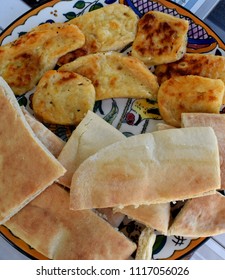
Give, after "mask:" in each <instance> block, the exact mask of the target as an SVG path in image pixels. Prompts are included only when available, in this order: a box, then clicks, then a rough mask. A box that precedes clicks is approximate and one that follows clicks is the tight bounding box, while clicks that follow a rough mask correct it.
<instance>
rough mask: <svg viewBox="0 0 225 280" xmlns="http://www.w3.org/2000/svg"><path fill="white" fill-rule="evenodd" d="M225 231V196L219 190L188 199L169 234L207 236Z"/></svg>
mask: <svg viewBox="0 0 225 280" xmlns="http://www.w3.org/2000/svg"><path fill="white" fill-rule="evenodd" d="M224 231H225V196H223V195H221V194H220V193H219V192H217V193H215V194H212V195H206V196H203V197H196V198H193V199H190V200H188V201H187V202H186V203H185V205H184V206H183V208H182V209H181V211H180V212H179V214H178V215H177V216H176V218H175V220H174V222H173V223H172V225H171V227H170V228H169V231H168V234H169V235H180V236H187V237H199V236H201V237H207V236H213V235H217V234H221V233H224Z"/></svg>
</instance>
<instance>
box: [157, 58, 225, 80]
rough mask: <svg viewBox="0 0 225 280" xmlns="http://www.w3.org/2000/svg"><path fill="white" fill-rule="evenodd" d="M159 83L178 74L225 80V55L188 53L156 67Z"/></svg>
mask: <svg viewBox="0 0 225 280" xmlns="http://www.w3.org/2000/svg"><path fill="white" fill-rule="evenodd" d="M154 73H155V74H156V76H157V77H158V82H159V84H161V83H163V82H164V81H166V80H168V79H170V78H172V77H177V76H186V75H197V76H202V77H206V78H211V79H221V80H222V81H223V82H225V57H223V56H219V55H213V54H200V53H186V54H185V55H184V56H183V57H182V58H181V59H180V60H178V61H176V62H172V63H167V64H162V65H158V66H157V67H156V68H155V72H154Z"/></svg>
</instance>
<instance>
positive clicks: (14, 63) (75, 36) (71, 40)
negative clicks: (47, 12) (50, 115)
mask: <svg viewBox="0 0 225 280" xmlns="http://www.w3.org/2000/svg"><path fill="white" fill-rule="evenodd" d="M84 40H85V38H84V35H83V33H82V32H81V31H80V30H79V28H78V27H76V26H75V25H69V24H64V23H53V24H50V23H46V24H43V25H40V26H37V27H35V28H33V29H32V30H31V31H30V32H28V33H26V34H25V35H23V36H21V37H19V38H18V39H17V40H15V41H13V42H11V43H8V44H6V45H3V46H1V47H0V75H1V76H2V77H3V78H4V79H5V80H6V81H7V82H8V84H9V85H10V87H11V88H12V90H13V92H14V93H15V94H16V95H21V94H24V93H25V92H27V91H29V90H31V89H32V88H34V86H35V85H36V84H37V82H38V81H39V79H40V78H41V76H42V75H43V74H44V73H45V72H46V71H47V70H50V69H53V68H54V67H55V65H56V62H57V60H58V58H59V57H61V56H62V55H64V54H66V53H68V52H69V51H72V50H75V49H77V48H79V47H81V46H82V45H83V44H84Z"/></svg>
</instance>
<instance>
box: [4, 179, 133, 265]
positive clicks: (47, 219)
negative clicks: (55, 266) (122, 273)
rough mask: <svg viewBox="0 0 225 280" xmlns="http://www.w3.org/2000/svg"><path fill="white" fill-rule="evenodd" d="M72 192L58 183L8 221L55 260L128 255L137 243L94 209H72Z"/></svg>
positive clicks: (20, 234) (16, 230)
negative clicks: (70, 208) (70, 203)
mask: <svg viewBox="0 0 225 280" xmlns="http://www.w3.org/2000/svg"><path fill="white" fill-rule="evenodd" d="M68 206H69V193H68V192H67V191H65V190H64V189H62V188H61V187H59V186H58V185H56V184H53V185H52V186H50V187H49V188H48V189H47V190H45V191H44V192H43V193H42V194H41V195H39V196H38V197H37V198H36V199H34V200H33V201H32V202H30V203H29V204H28V205H27V206H26V207H24V208H23V209H22V210H21V211H20V212H19V213H18V214H17V215H15V216H14V217H12V219H11V220H9V221H8V222H7V223H6V224H5V225H6V226H7V227H8V228H9V229H10V230H11V231H12V232H13V233H14V234H15V235H17V236H18V237H20V238H21V239H23V240H24V241H25V242H27V243H28V244H30V245H31V246H32V247H33V248H35V249H36V250H37V251H39V252H40V253H42V254H44V255H45V256H47V257H48V258H50V259H55V260H87V259H89V260H114V259H128V258H129V257H130V255H131V254H132V253H133V251H134V250H135V249H136V245H135V244H134V243H133V242H131V241H130V240H129V239H128V238H126V237H125V236H124V235H123V234H122V233H120V232H118V231H117V230H115V229H114V228H113V227H112V226H110V225H109V224H108V223H107V222H106V221H104V220H103V219H101V218H100V217H99V216H98V215H96V214H95V213H94V212H92V211H91V210H85V211H71V210H69V207H68Z"/></svg>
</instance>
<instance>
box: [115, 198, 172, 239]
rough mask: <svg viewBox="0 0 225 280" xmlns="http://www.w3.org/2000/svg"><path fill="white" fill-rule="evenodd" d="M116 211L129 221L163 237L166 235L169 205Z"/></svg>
mask: <svg viewBox="0 0 225 280" xmlns="http://www.w3.org/2000/svg"><path fill="white" fill-rule="evenodd" d="M115 210H116V211H118V212H120V213H123V214H125V215H127V216H128V217H129V218H130V219H132V220H135V221H138V222H139V223H142V224H143V225H145V226H147V227H150V228H152V229H155V230H157V231H159V232H161V233H163V234H164V235H166V234H167V231H168V228H169V222H170V203H169V202H168V203H158V204H150V205H140V206H139V207H135V206H133V205H130V206H125V207H123V208H122V209H115Z"/></svg>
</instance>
